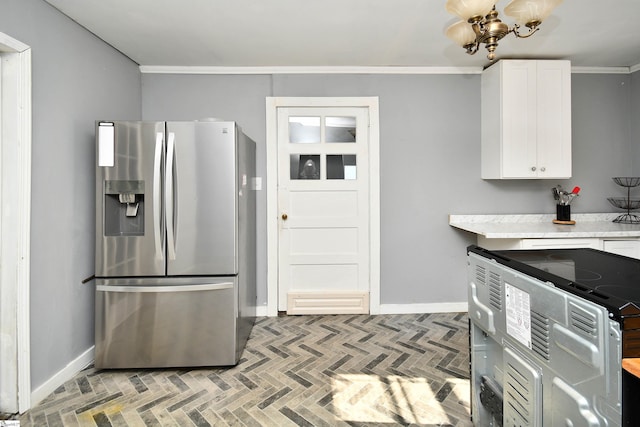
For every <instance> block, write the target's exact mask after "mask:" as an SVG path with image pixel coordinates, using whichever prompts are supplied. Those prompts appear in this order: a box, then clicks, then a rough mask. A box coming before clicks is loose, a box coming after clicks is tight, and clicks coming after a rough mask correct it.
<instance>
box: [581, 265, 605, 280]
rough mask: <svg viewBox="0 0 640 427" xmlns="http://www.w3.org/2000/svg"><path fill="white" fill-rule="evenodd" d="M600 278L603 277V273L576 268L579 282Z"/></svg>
mask: <svg viewBox="0 0 640 427" xmlns="http://www.w3.org/2000/svg"><path fill="white" fill-rule="evenodd" d="M600 279H602V274H599V273H596V272H595V271H591V270H585V269H582V268H576V281H578V282H581V281H582V282H592V281H596V280H600Z"/></svg>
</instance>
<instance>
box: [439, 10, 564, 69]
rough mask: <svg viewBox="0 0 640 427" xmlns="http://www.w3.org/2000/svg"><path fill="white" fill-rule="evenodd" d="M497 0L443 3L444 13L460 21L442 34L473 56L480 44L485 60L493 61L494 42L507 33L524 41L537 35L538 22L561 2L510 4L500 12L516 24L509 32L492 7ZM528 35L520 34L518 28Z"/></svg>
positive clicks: (496, 44) (495, 43) (545, 17)
mask: <svg viewBox="0 0 640 427" xmlns="http://www.w3.org/2000/svg"><path fill="white" fill-rule="evenodd" d="M497 1H498V0H447V4H446V5H445V8H446V9H447V12H449V13H451V14H453V15H456V16H458V17H459V18H461V19H462V21H458V22H456V23H455V24H453V25H451V26H450V27H449V28H447V30H446V32H445V34H446V35H447V37H449V38H450V39H452V40H453V41H455V42H456V43H457V44H459V45H460V46H462V47H463V48H464V49H466V50H467V53H468V54H469V55H473V54H475V53H476V52H477V51H478V49H479V48H480V45H481V44H484V45H486V48H487V50H488V51H489V54H488V55H487V58H489V60H490V61H493V60H494V59H495V57H496V54H495V50H496V47H498V42H499V41H500V39H502V38H503V37H504V36H506V35H507V34H509V33H513V34H514V35H515V36H516V37H518V38H527V37H529V36H531V35H532V34H533V33H535V32H536V31H538V29H539V26H540V24H541V23H542V21H544V20H545V19H547V17H548V16H549V15H550V14H551V11H552V10H553V9H554V8H555V7H556V6H557V5H559V4H560V3H561V2H562V0H513V1H511V3H509V4H508V5H507V6H506V7H505V8H504V13H505V15H507V16H509V17H511V18H513V19H514V20H515V21H516V24H514V26H513V27H512V28H509V26H507V24H505V23H503V22H502V21H501V20H500V19H499V18H498V11H496V7H495V3H496V2H497ZM521 25H524V26H526V27H527V28H528V29H529V31H528V32H527V33H525V34H520V32H519V29H520V26H521Z"/></svg>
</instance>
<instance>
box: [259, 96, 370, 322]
mask: <svg viewBox="0 0 640 427" xmlns="http://www.w3.org/2000/svg"><path fill="white" fill-rule="evenodd" d="M378 103H379V100H378V97H377V96H370V97H267V98H266V123H267V129H266V131H267V139H266V157H267V183H266V191H267V316H277V315H278V126H277V117H278V115H277V112H278V108H287V107H365V108H367V109H368V111H369V257H370V259H369V286H370V287H369V313H370V314H380V126H379V121H378V120H379V107H378Z"/></svg>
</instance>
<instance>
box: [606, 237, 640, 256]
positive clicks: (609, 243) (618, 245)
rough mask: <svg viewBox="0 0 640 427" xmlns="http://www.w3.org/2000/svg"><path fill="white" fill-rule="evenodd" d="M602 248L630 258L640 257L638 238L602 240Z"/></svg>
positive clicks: (639, 241)
mask: <svg viewBox="0 0 640 427" xmlns="http://www.w3.org/2000/svg"><path fill="white" fill-rule="evenodd" d="M602 243H603V245H602V250H603V251H605V252H611V253H614V254H618V255H624V256H628V257H630V258H640V240H603V241H602Z"/></svg>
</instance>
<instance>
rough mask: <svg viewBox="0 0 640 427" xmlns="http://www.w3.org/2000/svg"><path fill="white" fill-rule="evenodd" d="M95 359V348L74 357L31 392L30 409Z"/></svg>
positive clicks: (92, 347)
mask: <svg viewBox="0 0 640 427" xmlns="http://www.w3.org/2000/svg"><path fill="white" fill-rule="evenodd" d="M94 357H95V346H91V348H89V349H88V350H86V351H85V352H84V353H82V354H81V355H80V356H78V357H76V358H75V359H74V360H73V361H71V363H69V364H68V365H67V366H65V367H64V368H63V369H62V370H61V371H59V372H58V373H56V374H55V375H54V376H52V377H51V378H49V379H48V380H47V381H45V383H44V384H42V385H41V386H39V387H38V388H36V389H35V390H32V391H31V407H32V408H33V407H34V406H36V405H37V404H38V403H40V402H42V400H44V398H46V397H47V396H49V395H50V394H51V393H53V392H54V391H55V390H56V389H57V388H58V387H60V386H61V385H62V384H64V383H65V382H67V381H69V380H70V379H71V378H73V377H74V376H76V374H77V373H78V372H80V371H81V370H83V369H84V368H86V367H87V366H89V365H90V364H92V363H93V359H94Z"/></svg>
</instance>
